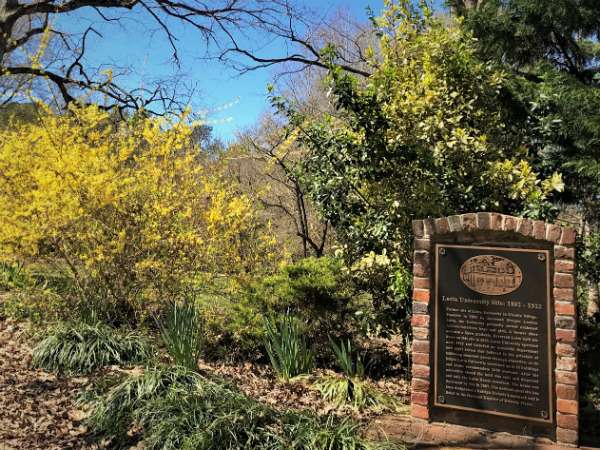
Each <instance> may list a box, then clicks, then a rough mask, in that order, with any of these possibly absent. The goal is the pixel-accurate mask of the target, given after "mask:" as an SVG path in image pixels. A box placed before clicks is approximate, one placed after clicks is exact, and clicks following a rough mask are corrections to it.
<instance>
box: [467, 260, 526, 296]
mask: <svg viewBox="0 0 600 450" xmlns="http://www.w3.org/2000/svg"><path fill="white" fill-rule="evenodd" d="M460 280H461V281H462V282H463V284H464V285H465V286H467V287H468V288H469V289H472V290H473V291H475V292H478V293H480V294H484V295H503V294H509V293H511V292H513V291H516V290H517V289H519V286H521V283H522V282H523V272H522V271H521V268H520V267H519V266H517V264H516V263H515V262H513V261H511V260H510V259H508V258H503V257H502V256H496V255H478V256H474V257H472V258H469V259H467V260H466V261H465V262H464V263H463V265H462V266H461V268H460Z"/></svg>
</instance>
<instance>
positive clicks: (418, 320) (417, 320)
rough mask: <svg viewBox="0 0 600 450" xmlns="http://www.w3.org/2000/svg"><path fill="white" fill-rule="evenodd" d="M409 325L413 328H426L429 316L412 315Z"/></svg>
mask: <svg viewBox="0 0 600 450" xmlns="http://www.w3.org/2000/svg"><path fill="white" fill-rule="evenodd" d="M410 323H411V325H412V326H413V327H428V326H429V316H428V315H427V314H413V316H412V319H411V320H410Z"/></svg>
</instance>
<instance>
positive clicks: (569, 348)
mask: <svg viewBox="0 0 600 450" xmlns="http://www.w3.org/2000/svg"><path fill="white" fill-rule="evenodd" d="M575 353H576V351H575V346H574V345H573V344H563V343H562V342H559V343H557V344H556V354H557V355H558V356H575Z"/></svg>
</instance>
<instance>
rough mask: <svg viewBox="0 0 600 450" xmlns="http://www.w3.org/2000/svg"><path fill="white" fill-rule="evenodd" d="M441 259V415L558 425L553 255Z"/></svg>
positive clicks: (437, 397) (472, 252) (477, 249)
mask: <svg viewBox="0 0 600 450" xmlns="http://www.w3.org/2000/svg"><path fill="white" fill-rule="evenodd" d="M435 255H436V257H435V280H434V281H435V319H434V334H435V341H434V353H435V355H434V360H435V363H434V364H435V367H434V378H435V379H434V390H435V392H434V407H438V408H451V409H456V410H464V411H476V412H482V413H487V414H493V415H499V416H505V417H513V418H518V419H527V420H533V421H536V422H545V423H552V422H553V419H554V417H553V416H554V414H553V396H552V378H551V373H552V371H551V367H552V361H551V355H552V352H551V348H552V347H551V343H550V338H551V308H550V290H549V287H550V270H549V267H550V266H549V264H550V261H549V259H550V254H549V251H548V250H543V249H542V250H541V249H525V248H502V247H482V246H468V245H449V244H436V246H435Z"/></svg>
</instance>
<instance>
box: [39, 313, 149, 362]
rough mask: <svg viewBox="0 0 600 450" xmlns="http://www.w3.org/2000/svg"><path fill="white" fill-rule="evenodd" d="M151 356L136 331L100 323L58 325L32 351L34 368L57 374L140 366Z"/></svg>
mask: <svg viewBox="0 0 600 450" xmlns="http://www.w3.org/2000/svg"><path fill="white" fill-rule="evenodd" d="M152 355H153V351H152V349H151V346H150V345H149V343H148V341H147V340H146V337H145V336H144V335H142V334H141V333H140V332H138V331H132V330H117V329H114V328H111V327H110V326H108V325H105V324H102V323H95V324H88V323H83V322H75V323H60V324H58V325H56V326H54V327H53V328H51V329H50V330H49V332H48V335H47V337H46V338H44V339H43V340H42V341H41V342H39V343H38V344H37V345H36V346H35V347H34V349H33V358H32V364H33V366H34V367H39V368H42V369H46V370H50V371H53V372H59V373H90V372H93V371H94V370H97V369H100V368H102V367H106V366H110V365H115V364H116V365H131V364H138V363H142V362H144V361H146V360H148V359H149V358H151V357H152Z"/></svg>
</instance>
